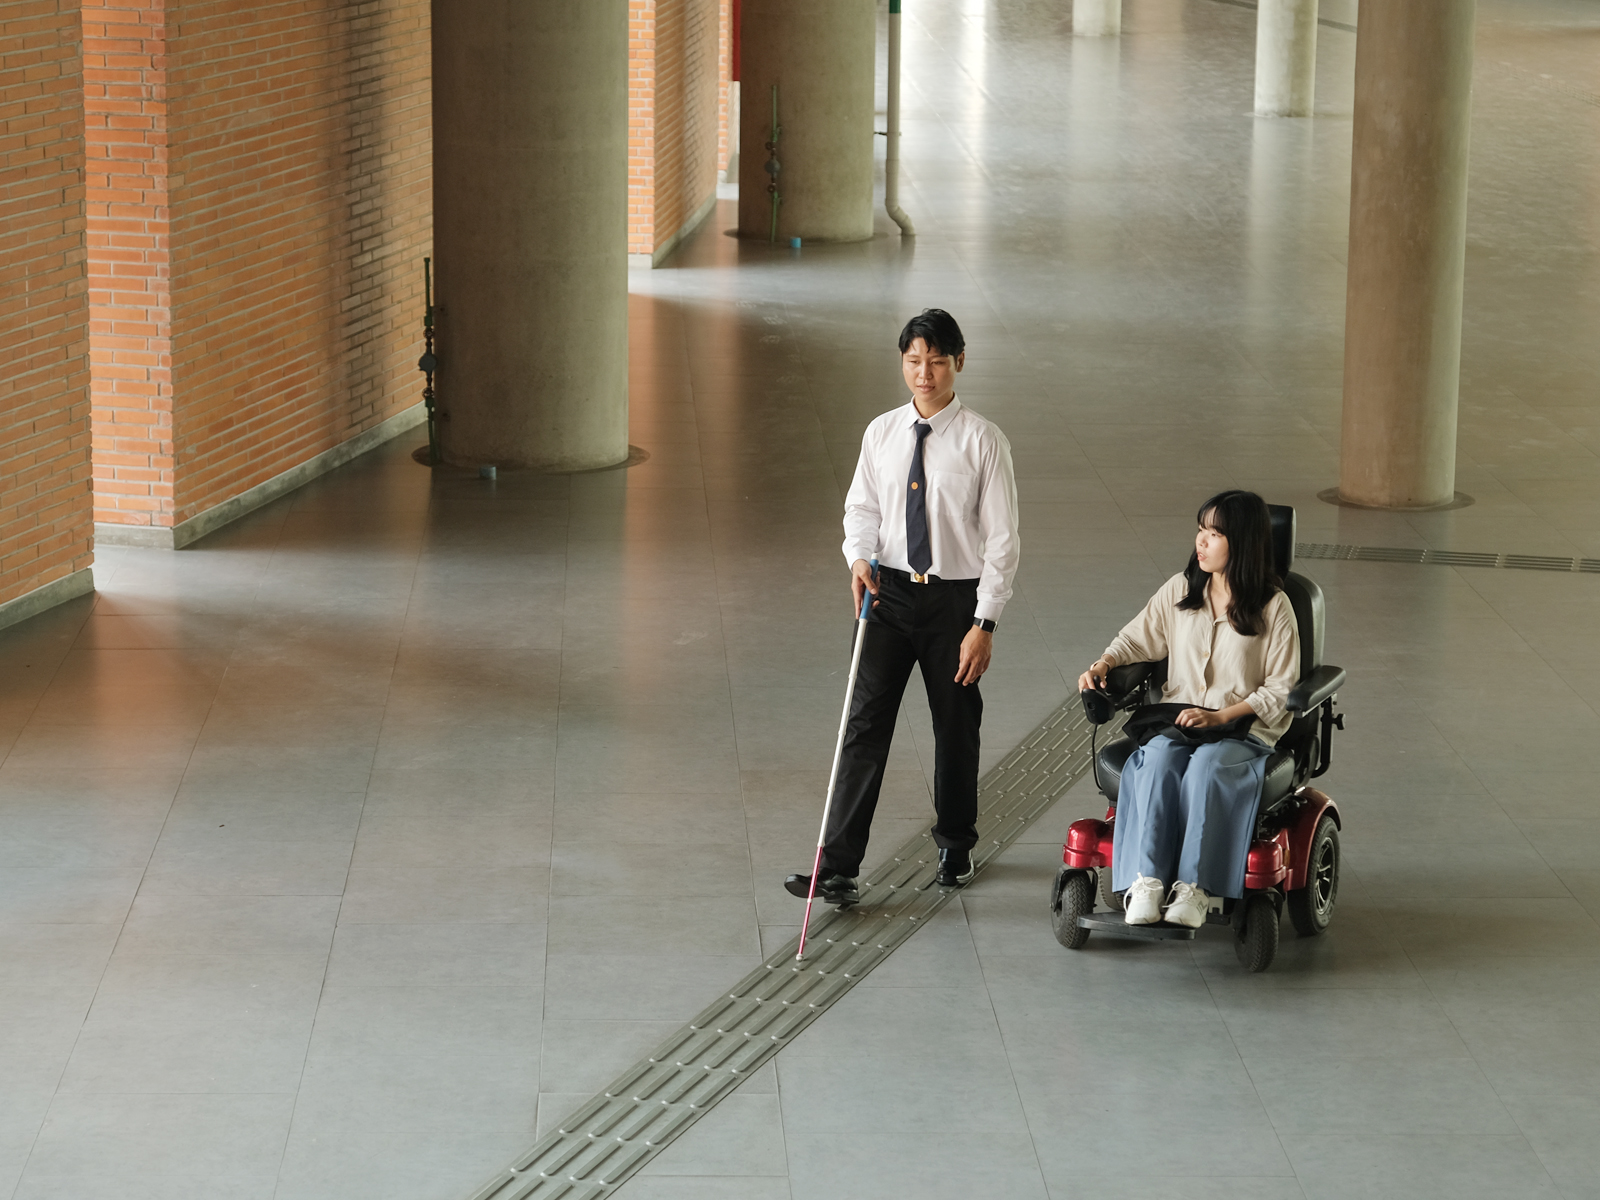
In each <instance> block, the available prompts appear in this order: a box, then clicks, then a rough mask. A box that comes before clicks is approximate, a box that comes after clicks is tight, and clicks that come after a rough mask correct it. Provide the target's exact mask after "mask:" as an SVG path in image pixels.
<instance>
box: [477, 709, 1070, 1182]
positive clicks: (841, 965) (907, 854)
mask: <svg viewBox="0 0 1600 1200" xmlns="http://www.w3.org/2000/svg"><path fill="white" fill-rule="evenodd" d="M1089 734H1090V726H1089V724H1088V722H1087V721H1086V720H1085V719H1084V715H1083V707H1082V705H1081V704H1080V703H1079V701H1078V699H1077V697H1076V696H1074V697H1073V698H1072V699H1071V700H1070V701H1069V702H1068V703H1066V704H1064V705H1062V706H1061V707H1060V708H1058V709H1057V710H1056V711H1055V712H1053V713H1052V714H1051V715H1050V717H1049V719H1048V720H1046V721H1045V722H1044V724H1042V725H1040V726H1039V727H1038V728H1037V729H1035V730H1034V731H1033V732H1032V733H1030V734H1029V735H1028V736H1027V737H1026V738H1024V739H1023V742H1022V744H1021V745H1020V746H1018V747H1017V748H1016V749H1015V750H1013V751H1012V752H1011V753H1010V754H1008V755H1007V756H1006V757H1005V759H1004V760H1003V761H1002V762H1001V763H1000V765H999V766H997V767H995V768H994V770H992V771H990V772H989V773H988V774H987V775H985V776H984V777H983V779H982V780H981V781H980V782H979V784H978V845H977V847H976V848H975V849H974V850H973V854H972V858H973V864H974V866H975V867H976V868H977V869H978V871H979V872H981V871H982V870H983V867H984V864H985V863H987V862H988V861H989V860H990V859H992V858H993V857H994V856H995V855H996V854H998V853H1000V852H1001V851H1002V850H1004V849H1005V848H1006V847H1007V846H1009V845H1010V844H1011V843H1012V842H1014V841H1015V840H1016V839H1017V836H1018V835H1019V834H1021V833H1022V831H1023V830H1024V829H1026V828H1027V827H1028V825H1029V824H1030V823H1031V822H1032V821H1033V820H1034V819H1035V818H1036V817H1038V816H1039V815H1040V814H1041V813H1043V812H1044V811H1045V810H1046V809H1047V808H1049V807H1050V805H1051V803H1052V802H1053V801H1054V800H1055V799H1056V798H1057V797H1059V796H1060V795H1061V793H1062V792H1064V791H1066V790H1067V788H1069V787H1071V786H1072V784H1073V783H1075V782H1076V781H1077V780H1078V778H1079V777H1080V776H1082V775H1083V774H1084V772H1085V771H1087V770H1088V769H1089ZM938 861H939V854H938V849H937V847H935V845H934V843H933V839H932V837H931V836H930V835H929V834H926V833H924V834H921V835H919V836H917V837H915V838H912V839H911V841H909V842H907V843H906V844H905V845H904V846H902V847H901V848H900V849H899V850H898V851H897V852H896V853H895V855H894V856H893V857H892V858H891V859H890V860H889V861H888V862H887V863H885V864H884V865H883V866H882V867H880V868H878V870H876V871H874V872H873V873H872V875H871V876H869V877H868V878H867V880H866V881H865V884H864V885H863V887H862V889H861V903H860V904H859V905H857V906H856V907H855V908H851V909H846V910H842V911H841V910H837V909H823V910H821V912H822V915H821V916H817V915H815V914H813V917H812V925H811V936H810V939H809V941H808V944H807V949H808V950H809V951H810V953H809V954H808V955H807V956H806V959H805V961H804V962H796V961H795V957H794V956H795V950H796V948H797V941H798V939H796V940H795V941H791V942H790V943H789V944H788V945H787V946H785V947H784V948H783V949H782V950H779V951H778V952H777V953H776V954H774V955H773V956H772V957H771V958H769V959H767V961H766V962H765V963H764V964H762V965H761V966H760V967H758V968H756V970H754V971H752V972H751V973H750V974H749V975H746V976H745V977H744V978H743V979H741V980H740V981H739V982H738V983H737V984H735V985H734V986H733V987H732V988H731V989H729V990H728V991H726V992H724V993H723V994H722V995H721V996H719V997H717V999H716V1000H714V1001H712V1002H711V1004H710V1005H708V1006H707V1007H706V1009H705V1010H704V1011H703V1012H701V1013H700V1015H699V1016H697V1017H695V1018H694V1020H692V1021H690V1022H689V1024H687V1025H685V1026H684V1027H683V1028H682V1029H680V1030H678V1032H676V1033H674V1034H673V1035H672V1036H671V1037H669V1038H668V1039H667V1040H666V1041H664V1042H662V1043H661V1045H660V1046H659V1047H658V1048H657V1049H656V1050H655V1051H654V1053H652V1054H651V1055H650V1057H649V1058H647V1059H645V1060H644V1061H643V1062H641V1063H637V1064H635V1065H634V1066H632V1067H630V1068H629V1069H628V1070H627V1071H626V1072H624V1073H623V1074H622V1075H621V1076H620V1077H619V1078H618V1079H617V1080H616V1082H615V1083H613V1084H612V1085H611V1086H610V1087H608V1088H606V1090H605V1091H603V1092H601V1093H600V1094H599V1095H598V1096H595V1097H594V1098H593V1099H592V1100H590V1101H589V1102H588V1103H587V1104H585V1105H584V1106H583V1107H582V1108H580V1109H578V1111H577V1112H575V1113H573V1114H572V1115H571V1116H570V1117H568V1118H567V1119H566V1120H564V1121H562V1122H561V1125H560V1127H559V1128H558V1129H556V1130H554V1131H552V1132H551V1133H548V1134H546V1135H545V1136H544V1137H543V1138H541V1139H540V1140H539V1142H538V1144H537V1145H535V1146H534V1147H533V1149H531V1150H529V1151H528V1152H527V1153H526V1154H524V1155H522V1157H520V1158H518V1159H517V1160H516V1161H515V1162H514V1163H512V1164H511V1166H509V1167H508V1168H506V1169H505V1170H504V1171H501V1172H500V1174H498V1175H496V1176H495V1177H494V1178H493V1179H491V1180H490V1181H489V1182H488V1183H486V1184H484V1185H483V1186H482V1187H481V1188H478V1189H477V1190H476V1191H474V1192H472V1193H471V1200H597V1198H598V1197H601V1196H608V1195H610V1193H611V1192H612V1191H613V1190H614V1189H615V1188H617V1187H618V1186H619V1185H621V1184H622V1182H623V1181H624V1180H626V1179H627V1178H628V1177H629V1176H631V1175H632V1174H633V1173H634V1172H636V1171H638V1170H639V1168H640V1167H642V1166H644V1165H645V1163H647V1162H649V1161H650V1159H651V1158H653V1157H654V1156H655V1155H657V1154H659V1153H660V1152H661V1150H662V1148H663V1147H665V1146H666V1145H667V1144H668V1143H669V1142H671V1141H672V1140H673V1139H674V1138H675V1137H677V1136H678V1135H679V1134H681V1133H682V1132H683V1131H684V1130H686V1129H688V1128H689V1127H690V1126H691V1125H693V1124H694V1123H695V1122H696V1121H697V1120H699V1119H700V1118H701V1117H702V1116H704V1115H705V1114H706V1113H707V1112H708V1111H709V1110H710V1109H711V1108H712V1107H713V1106H714V1105H715V1104H716V1103H717V1102H718V1101H719V1100H721V1099H722V1098H723V1097H724V1096H726V1095H728V1094H729V1093H730V1092H732V1091H733V1090H734V1089H735V1088H737V1087H738V1086H739V1085H740V1084H741V1083H743V1082H744V1081H745V1080H746V1079H747V1078H749V1077H750V1075H751V1074H752V1073H753V1072H755V1071H756V1070H757V1069H758V1068H760V1067H761V1065H762V1064H763V1063H765V1062H766V1061H767V1060H768V1059H770V1058H771V1057H772V1056H773V1055H775V1054H777V1053H778V1051H780V1050H782V1049H783V1048H784V1047H785V1046H786V1045H788V1044H789V1042H790V1041H792V1040H793V1039H794V1037H795V1035H796V1034H798V1033H799V1032H800V1031H801V1030H802V1029H804V1028H805V1027H806V1026H807V1025H809V1024H811V1022H812V1021H814V1020H816V1019H817V1017H819V1016H820V1015H821V1014H822V1013H824V1012H825V1011H827V1009H828V1008H829V1006H830V1005H832V1004H833V1003H834V1001H836V1000H838V999H839V997H840V996H843V995H844V994H845V993H846V992H848V991H849V990H850V989H851V988H852V987H854V986H855V985H856V984H857V983H859V982H860V981H861V979H862V978H863V977H864V976H865V975H866V974H867V973H868V972H869V971H871V970H872V968H873V967H875V966H877V965H878V964H879V963H881V962H882V961H883V960H884V959H885V958H887V957H888V956H889V954H890V953H891V952H893V950H894V949H895V947H897V946H899V945H900V943H902V942H904V941H905V940H906V939H907V938H909V937H910V936H911V935H912V934H913V933H915V932H916V931H917V930H918V929H919V928H921V927H922V925H924V924H925V923H926V922H927V920H928V918H930V917H932V916H933V914H934V913H936V912H938V911H939V909H940V908H941V907H942V906H943V905H944V903H945V902H946V901H947V900H948V899H949V898H950V897H951V896H952V895H954V894H955V893H954V892H953V891H944V890H941V889H940V888H939V887H938V886H937V885H936V884H935V883H934V876H935V874H936V873H937V870H938ZM1040 919H1041V920H1042V919H1043V918H1042V917H1041V918H1040Z"/></svg>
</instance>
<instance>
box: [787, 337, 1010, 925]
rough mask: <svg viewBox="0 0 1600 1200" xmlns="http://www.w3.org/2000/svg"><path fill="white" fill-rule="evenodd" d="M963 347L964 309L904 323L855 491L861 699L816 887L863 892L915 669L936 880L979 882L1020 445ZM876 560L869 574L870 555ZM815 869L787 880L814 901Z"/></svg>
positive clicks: (849, 896) (853, 547)
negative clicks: (991, 712)
mask: <svg viewBox="0 0 1600 1200" xmlns="http://www.w3.org/2000/svg"><path fill="white" fill-rule="evenodd" d="M965 363H966V342H965V340H964V339H963V338H962V336H961V329H960V327H959V326H958V325H957V324H956V322H955V318H954V317H952V316H951V315H950V314H949V313H947V312H945V311H943V310H942V309H937V308H930V309H925V310H924V311H923V312H922V314H921V315H920V316H916V317H913V318H911V320H910V321H909V322H907V324H906V327H905V329H904V330H902V331H901V333H900V366H901V370H902V371H903V373H904V375H905V380H906V385H907V386H908V387H909V388H910V389H911V402H910V403H909V404H906V405H904V406H903V407H901V408H897V409H895V410H893V411H892V412H887V413H884V414H883V415H882V416H881V417H878V418H877V419H876V420H874V421H873V422H872V424H870V425H868V426H867V432H866V434H865V436H863V437H862V439H861V458H860V460H859V461H858V462H857V463H856V476H855V480H854V481H853V482H852V483H851V485H850V494H849V495H848V496H847V497H846V498H845V513H844V533H845V538H844V557H845V561H846V562H848V563H849V564H850V573H851V581H850V582H851V589H852V591H853V593H854V596H855V604H856V611H858V612H859V611H860V608H861V600H862V592H863V590H865V591H868V592H871V593H872V595H873V597H874V599H873V603H872V620H871V622H870V623H869V624H868V626H867V630H866V641H865V643H864V644H863V646H862V650H861V666H860V671H859V673H858V674H857V676H856V690H855V698H854V700H853V702H852V703H851V706H850V720H849V724H848V727H847V729H846V732H845V740H844V752H843V754H842V755H841V757H840V760H839V775H838V779H837V781H836V783H835V785H834V794H833V808H832V811H831V813H830V814H829V818H828V827H827V830H826V833H825V836H824V846H823V854H822V865H821V867H820V868H819V869H818V873H817V895H819V896H821V897H822V898H823V899H824V900H827V901H829V902H830V903H833V904H840V905H849V904H854V903H855V902H856V901H857V900H859V899H860V893H859V891H858V889H857V887H856V876H857V875H858V874H859V873H860V870H861V859H862V856H863V855H865V853H866V850H867V835H868V833H869V831H870V830H871V827H872V814H873V812H874V810H876V808H877V806H878V792H879V790H880V788H882V786H883V771H884V766H885V764H886V763H887V762H888V760H889V742H890V740H891V739H892V738H893V736H894V726H895V720H896V719H897V717H898V715H899V711H900V698H901V696H902V695H903V694H904V693H905V689H906V682H907V680H909V679H910V678H911V668H912V666H913V665H916V666H920V667H921V668H922V682H923V685H924V686H925V687H926V688H927V690H928V707H929V708H930V709H932V711H933V738H934V768H933V808H934V813H935V816H936V818H937V819H936V821H935V823H934V826H933V839H934V842H935V843H936V844H937V845H938V847H939V885H940V886H941V887H961V886H963V885H964V884H966V883H967V881H968V880H970V879H971V878H972V871H973V868H972V857H971V852H972V848H973V846H975V845H977V842H978V830H977V818H978V746H979V736H978V729H979V725H980V723H981V721H982V719H983V697H982V696H981V695H980V694H979V692H978V680H979V678H980V677H981V676H982V675H983V673H984V672H985V671H986V670H988V668H989V654H990V650H991V647H992V644H993V639H994V630H995V623H996V622H997V621H998V620H999V619H1000V613H1001V610H1002V609H1004V608H1005V604H1006V601H1007V600H1009V599H1010V598H1011V580H1012V577H1013V576H1014V575H1015V574H1016V571H1017V555H1018V550H1019V542H1018V538H1017V485H1016V479H1015V477H1014V475H1013V473H1012V469H1011V444H1010V443H1009V442H1007V441H1006V438H1005V435H1004V434H1003V433H1001V432H1000V430H999V429H997V428H996V427H995V426H994V425H993V424H992V423H990V422H989V421H986V420H984V418H982V417H980V416H979V415H978V414H977V413H975V412H973V411H972V410H971V409H970V408H967V407H965V406H964V405H963V404H962V403H961V401H960V400H958V399H957V398H956V376H957V375H958V374H960V372H961V368H962V367H963V366H964V365H965ZM873 558H876V559H877V560H878V561H879V564H880V567H879V571H878V575H877V577H876V578H874V577H873V574H872V567H871V564H870V562H869V560H870V559H873ZM810 886H811V877H810V876H809V875H791V876H789V877H788V879H786V880H784V887H785V888H787V889H788V890H789V892H790V893H792V894H793V895H796V896H802V897H803V896H805V895H806V893H807V891H808V889H809V888H810Z"/></svg>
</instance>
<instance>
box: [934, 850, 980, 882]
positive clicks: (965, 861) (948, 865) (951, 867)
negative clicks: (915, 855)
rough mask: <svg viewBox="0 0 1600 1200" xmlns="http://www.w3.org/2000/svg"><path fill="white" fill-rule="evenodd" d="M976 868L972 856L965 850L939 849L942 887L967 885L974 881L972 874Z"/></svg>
mask: <svg viewBox="0 0 1600 1200" xmlns="http://www.w3.org/2000/svg"><path fill="white" fill-rule="evenodd" d="M976 870H977V868H976V867H974V866H973V865H972V856H971V855H970V854H968V853H967V852H966V851H965V850H940V851H939V881H938V882H939V886H940V887H945V888H958V887H966V886H967V884H969V883H970V882H972V875H973V872H974V871H976Z"/></svg>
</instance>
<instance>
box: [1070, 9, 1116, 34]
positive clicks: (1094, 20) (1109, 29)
mask: <svg viewBox="0 0 1600 1200" xmlns="http://www.w3.org/2000/svg"><path fill="white" fill-rule="evenodd" d="M1072 32H1073V35H1074V36H1076V37H1116V36H1117V35H1118V34H1119V33H1121V32H1122V0H1072Z"/></svg>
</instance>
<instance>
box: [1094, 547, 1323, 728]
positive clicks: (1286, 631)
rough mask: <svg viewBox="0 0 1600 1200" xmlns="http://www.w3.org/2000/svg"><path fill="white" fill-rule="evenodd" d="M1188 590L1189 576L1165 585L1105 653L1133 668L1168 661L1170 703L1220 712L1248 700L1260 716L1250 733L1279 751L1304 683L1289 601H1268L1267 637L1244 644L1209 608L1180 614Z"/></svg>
mask: <svg viewBox="0 0 1600 1200" xmlns="http://www.w3.org/2000/svg"><path fill="white" fill-rule="evenodd" d="M1210 586H1211V585H1210V583H1209V582H1208V583H1207V584H1206V587H1207V588H1208V589H1209V588H1210ZM1188 590H1189V586H1188V583H1187V581H1186V580H1185V579H1184V577H1183V575H1182V574H1178V575H1174V576H1173V577H1172V578H1171V579H1169V580H1167V582H1166V583H1164V584H1162V585H1161V590H1160V591H1159V592H1157V593H1156V594H1155V595H1154V596H1151V597H1150V603H1148V604H1146V605H1145V606H1144V611H1143V612H1142V613H1140V614H1139V615H1138V616H1137V617H1135V618H1134V619H1133V620H1131V621H1129V622H1128V623H1127V625H1125V626H1124V627H1123V630H1122V632H1121V633H1119V634H1117V636H1116V638H1115V639H1114V640H1113V641H1112V643H1111V645H1110V646H1108V647H1106V653H1105V657H1106V659H1107V660H1108V661H1109V662H1111V663H1112V664H1113V665H1126V664H1127V663H1136V662H1156V661H1158V660H1160V659H1163V658H1165V659H1166V660H1167V683H1166V686H1165V687H1164V688H1162V691H1161V694H1162V698H1163V699H1164V700H1167V701H1168V702H1170V703H1173V704H1192V705H1195V706H1196V707H1198V708H1214V709H1223V708H1227V707H1228V706H1229V705H1232V704H1237V703H1239V701H1241V700H1243V701H1245V702H1246V703H1247V704H1249V705H1250V707H1251V708H1252V709H1254V710H1255V714H1256V722H1255V724H1254V725H1252V726H1251V727H1250V732H1251V733H1252V734H1254V735H1255V736H1256V737H1258V738H1260V739H1261V740H1262V741H1263V742H1266V743H1267V744H1268V745H1273V744H1275V743H1276V742H1277V740H1278V739H1279V738H1280V737H1282V736H1283V734H1284V731H1285V730H1286V729H1288V728H1289V721H1290V719H1291V714H1290V712H1289V710H1288V709H1287V708H1285V707H1284V705H1285V704H1286V703H1287V702H1288V699H1289V689H1290V688H1292V687H1294V685H1295V684H1296V683H1298V682H1299V679H1300V633H1299V630H1298V629H1296V627H1295V621H1294V607H1293V606H1292V605H1291V604H1290V603H1289V597H1287V596H1285V595H1284V594H1283V593H1282V592H1278V593H1277V594H1276V595H1274V596H1273V597H1272V599H1271V600H1269V601H1267V606H1266V608H1265V610H1263V612H1262V616H1263V617H1264V618H1265V620H1266V627H1267V631H1266V632H1265V633H1263V634H1260V635H1259V636H1256V637H1245V636H1244V635H1243V634H1241V633H1239V632H1238V631H1236V630H1235V629H1234V628H1233V626H1232V625H1230V624H1228V618H1227V617H1219V618H1216V619H1213V618H1212V616H1211V609H1210V606H1209V605H1207V606H1206V607H1204V608H1200V609H1197V610H1195V611H1193V612H1186V611H1184V610H1183V609H1181V608H1179V607H1178V601H1179V600H1182V599H1183V597H1184V596H1185V595H1186V594H1187V593H1188Z"/></svg>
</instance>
